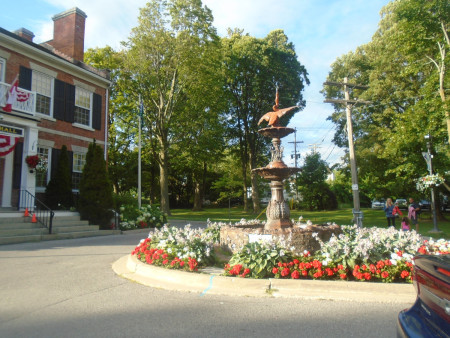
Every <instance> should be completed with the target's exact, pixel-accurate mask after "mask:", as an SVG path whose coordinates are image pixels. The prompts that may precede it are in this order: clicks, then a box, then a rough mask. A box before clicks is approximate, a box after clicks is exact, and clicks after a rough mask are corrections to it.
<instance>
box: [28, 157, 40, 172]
mask: <svg viewBox="0 0 450 338" xmlns="http://www.w3.org/2000/svg"><path fill="white" fill-rule="evenodd" d="M25 162H26V163H27V165H28V168H30V169H35V168H36V166H37V165H38V164H39V163H40V162H41V158H40V156H39V155H28V156H27V157H25Z"/></svg>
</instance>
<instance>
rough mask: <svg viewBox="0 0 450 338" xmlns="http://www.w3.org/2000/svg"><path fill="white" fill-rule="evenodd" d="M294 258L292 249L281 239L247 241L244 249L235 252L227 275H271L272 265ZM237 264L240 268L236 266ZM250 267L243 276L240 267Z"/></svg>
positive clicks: (261, 276) (254, 276) (226, 272)
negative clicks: (287, 247) (288, 248)
mask: <svg viewBox="0 0 450 338" xmlns="http://www.w3.org/2000/svg"><path fill="white" fill-rule="evenodd" d="M290 259H292V253H291V251H289V250H287V249H286V247H285V245H284V243H282V242H280V241H258V242H252V243H247V244H246V245H244V247H243V249H242V250H240V251H238V252H237V253H235V254H234V255H233V256H232V257H231V259H230V261H229V262H228V268H227V267H225V275H227V276H237V275H239V276H241V277H245V276H248V277H253V278H267V277H271V272H272V267H273V266H274V265H275V264H276V263H277V262H288V261H289V260H290ZM236 266H237V267H238V268H236ZM242 267H243V268H244V270H245V269H249V271H247V272H246V273H245V275H244V276H242V275H241V274H239V273H235V272H236V271H237V272H239V271H240V268H242Z"/></svg>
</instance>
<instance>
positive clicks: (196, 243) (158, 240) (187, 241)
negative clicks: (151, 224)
mask: <svg viewBox="0 0 450 338" xmlns="http://www.w3.org/2000/svg"><path fill="white" fill-rule="evenodd" d="M148 237H149V238H150V239H151V240H152V247H155V248H157V249H163V250H165V251H166V252H167V253H169V254H174V255H175V256H177V257H179V258H181V259H187V258H188V257H192V258H195V259H196V260H197V262H198V263H201V264H202V265H206V264H208V263H212V262H214V257H213V251H214V250H213V246H214V244H215V243H216V242H215V241H214V238H213V237H214V236H213V235H212V233H211V232H205V231H203V230H202V229H192V228H191V226H190V224H188V225H186V226H185V227H184V228H182V229H180V228H177V227H169V226H167V225H164V226H163V227H162V228H161V229H155V230H153V231H151V232H150V234H149V236H148Z"/></svg>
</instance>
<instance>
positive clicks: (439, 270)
mask: <svg viewBox="0 0 450 338" xmlns="http://www.w3.org/2000/svg"><path fill="white" fill-rule="evenodd" d="M412 279H413V284H414V287H415V289H416V291H417V299H416V302H415V303H414V305H413V306H412V307H411V308H409V309H406V310H403V311H401V312H400V313H399V315H398V321H397V337H449V335H450V255H440V256H434V255H421V256H417V257H415V258H414V270H413V275H412Z"/></svg>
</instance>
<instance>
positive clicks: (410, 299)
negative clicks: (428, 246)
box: [112, 255, 416, 305]
mask: <svg viewBox="0 0 450 338" xmlns="http://www.w3.org/2000/svg"><path fill="white" fill-rule="evenodd" d="M112 268H113V270H114V272H115V273H116V274H117V275H119V276H121V277H124V278H127V279H130V280H133V281H135V282H137V283H140V284H143V285H146V286H150V287H154V288H160V289H165V290H174V291H184V292H195V293H199V294H200V296H203V295H206V294H214V295H229V296H252V297H283V298H300V299H328V300H344V301H358V302H380V303H410V304H411V305H412V304H413V303H414V301H415V299H416V292H415V289H414V287H413V286H412V285H411V284H385V283H368V282H344V281H320V280H319V281H318V280H288V279H275V278H270V279H245V278H235V277H225V276H217V275H213V274H205V273H191V272H186V271H180V270H170V269H165V268H161V267H156V266H152V265H148V264H144V263H142V262H140V261H139V260H138V259H137V258H136V256H132V255H127V256H124V257H122V258H120V259H119V260H117V261H116V262H114V263H113V265H112Z"/></svg>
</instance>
